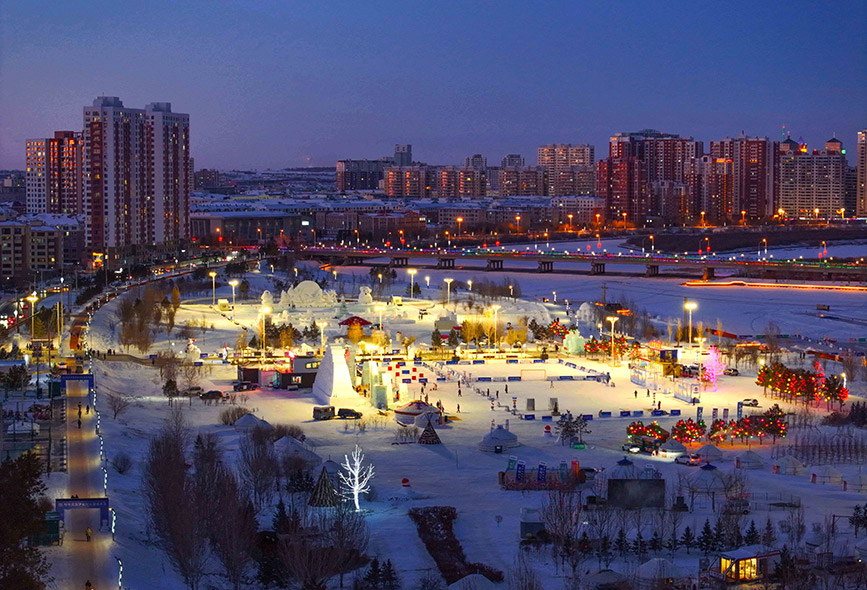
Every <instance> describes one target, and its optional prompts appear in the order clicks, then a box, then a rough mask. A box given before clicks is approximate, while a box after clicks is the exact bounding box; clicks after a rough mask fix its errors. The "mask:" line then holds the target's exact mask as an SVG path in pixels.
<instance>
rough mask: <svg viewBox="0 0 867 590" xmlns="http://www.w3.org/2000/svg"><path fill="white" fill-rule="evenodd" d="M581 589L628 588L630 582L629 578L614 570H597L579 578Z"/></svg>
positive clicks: (620, 589) (611, 589)
mask: <svg viewBox="0 0 867 590" xmlns="http://www.w3.org/2000/svg"><path fill="white" fill-rule="evenodd" d="M581 588H583V590H629V589H630V588H632V584H631V583H630V581H629V578H627V577H626V576H624V575H623V574H621V573H619V572H615V571H614V570H599V571H598V572H596V573H595V574H590V575H589V576H584V578H582V580H581Z"/></svg>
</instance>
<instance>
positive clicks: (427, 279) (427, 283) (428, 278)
mask: <svg viewBox="0 0 867 590" xmlns="http://www.w3.org/2000/svg"><path fill="white" fill-rule="evenodd" d="M424 284H425V287H427V288H428V289H430V277H429V276H425V278H424Z"/></svg>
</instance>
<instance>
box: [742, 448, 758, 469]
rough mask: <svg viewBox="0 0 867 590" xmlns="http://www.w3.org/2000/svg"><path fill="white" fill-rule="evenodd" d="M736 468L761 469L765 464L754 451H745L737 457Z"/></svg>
mask: <svg viewBox="0 0 867 590" xmlns="http://www.w3.org/2000/svg"><path fill="white" fill-rule="evenodd" d="M736 461H737V463H736V467H738V468H740V469H761V468H762V467H764V466H765V462H764V461H763V460H762V458H761V457H759V455H758V453H756V452H754V451H745V452H743V453H741V454H740V455H738V456H737V458H736Z"/></svg>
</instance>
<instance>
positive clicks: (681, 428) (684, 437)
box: [671, 418, 707, 443]
mask: <svg viewBox="0 0 867 590" xmlns="http://www.w3.org/2000/svg"><path fill="white" fill-rule="evenodd" d="M706 430H707V427H706V426H705V425H704V420H699V421H698V422H695V421H694V420H693V419H692V418H690V419H689V420H685V421H684V420H680V421H679V422H678V423H677V424H675V425H674V428H672V429H671V437H672V438H673V439H674V440H676V441H678V442H682V443H690V442H696V441H700V440H701V439H702V437H704V433H705V431H706Z"/></svg>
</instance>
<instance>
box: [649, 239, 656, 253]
mask: <svg viewBox="0 0 867 590" xmlns="http://www.w3.org/2000/svg"><path fill="white" fill-rule="evenodd" d="M650 251H651V252H656V242H654V241H653V236H650Z"/></svg>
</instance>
